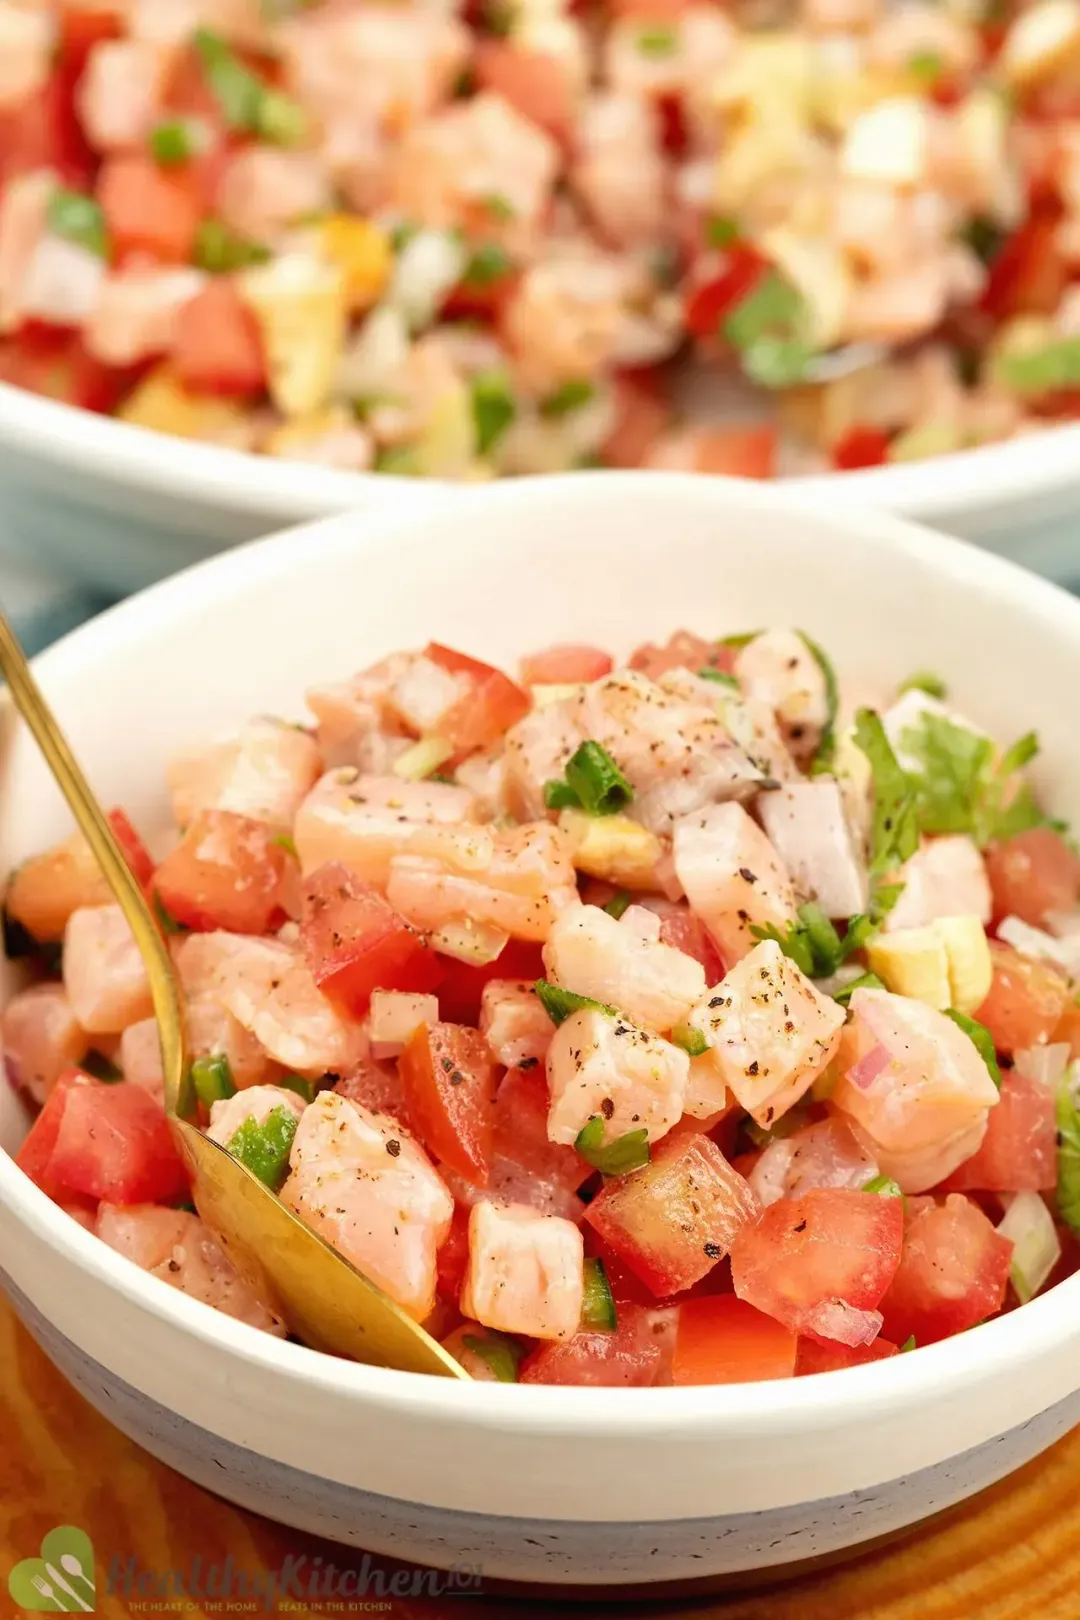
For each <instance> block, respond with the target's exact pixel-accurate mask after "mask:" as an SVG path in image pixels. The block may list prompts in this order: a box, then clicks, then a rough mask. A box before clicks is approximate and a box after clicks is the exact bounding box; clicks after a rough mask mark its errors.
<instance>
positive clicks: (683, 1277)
mask: <svg viewBox="0 0 1080 1620" xmlns="http://www.w3.org/2000/svg"><path fill="white" fill-rule="evenodd" d="M759 1208H760V1206H759V1204H758V1201H757V1199H756V1198H755V1196H754V1194H753V1193H752V1192H751V1190H750V1188H749V1187H748V1186H747V1184H746V1182H745V1181H744V1180H743V1178H742V1176H740V1175H739V1174H738V1173H737V1172H736V1171H734V1170H733V1169H732V1168H731V1166H730V1164H729V1163H728V1162H727V1160H726V1159H725V1158H724V1155H723V1154H722V1153H721V1152H720V1149H719V1148H718V1147H717V1146H716V1143H715V1142H712V1141H710V1139H709V1138H708V1137H707V1136H702V1135H700V1134H699V1133H697V1132H690V1133H688V1134H686V1135H681V1136H678V1137H667V1138H665V1139H664V1140H663V1141H661V1142H660V1144H659V1146H658V1147H657V1148H656V1149H655V1151H654V1152H653V1156H652V1159H651V1160H650V1161H649V1163H648V1164H647V1165H645V1166H644V1167H643V1168H642V1169H641V1170H635V1171H634V1172H633V1174H632V1175H629V1176H622V1177H619V1178H612V1179H611V1180H610V1181H609V1182H608V1183H607V1184H606V1186H604V1187H603V1188H602V1189H601V1191H600V1192H598V1193H597V1195H596V1197H595V1198H594V1199H593V1201H592V1203H591V1204H590V1205H589V1206H588V1208H587V1210H586V1211H585V1219H586V1220H587V1221H588V1222H589V1223H590V1225H592V1226H593V1227H595V1229H596V1231H597V1232H598V1233H599V1234H600V1236H601V1238H602V1239H603V1240H604V1242H605V1243H606V1244H607V1245H608V1247H609V1248H611V1249H613V1250H614V1252H615V1253H616V1254H617V1255H618V1256H620V1258H621V1259H622V1260H623V1261H625V1263H626V1264H627V1265H628V1266H629V1267H630V1269H631V1271H633V1272H634V1273H635V1274H636V1275H637V1276H638V1277H640V1278H641V1281H642V1282H643V1283H645V1284H646V1285H647V1287H649V1288H651V1289H652V1291H653V1293H654V1294H655V1295H656V1296H657V1298H659V1299H664V1298H666V1297H667V1296H668V1295H669V1294H677V1293H680V1292H681V1291H682V1289H684V1288H690V1287H692V1286H693V1284H694V1283H696V1282H698V1281H699V1280H700V1278H702V1277H704V1276H705V1274H706V1273H707V1272H709V1271H711V1270H712V1268H713V1266H715V1264H716V1262H717V1261H718V1260H720V1259H722V1258H723V1256H724V1255H725V1254H726V1253H727V1252H728V1250H729V1249H730V1248H731V1246H732V1244H733V1243H734V1242H735V1241H736V1239H737V1237H738V1235H739V1233H740V1232H741V1231H742V1230H743V1229H744V1227H745V1226H746V1224H747V1223H748V1222H750V1221H753V1220H755V1219H756V1217H757V1215H758V1212H759Z"/></svg>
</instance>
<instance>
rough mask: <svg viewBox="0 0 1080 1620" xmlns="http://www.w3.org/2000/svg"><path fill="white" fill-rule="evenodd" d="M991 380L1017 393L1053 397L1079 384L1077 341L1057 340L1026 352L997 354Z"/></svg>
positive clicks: (1079, 359)
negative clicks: (1064, 389)
mask: <svg viewBox="0 0 1080 1620" xmlns="http://www.w3.org/2000/svg"><path fill="white" fill-rule="evenodd" d="M993 371H994V377H995V379H996V380H997V381H998V382H1000V383H1004V385H1005V386H1006V387H1007V388H1011V389H1013V390H1015V392H1016V393H1018V394H1031V395H1037V394H1053V393H1057V392H1058V390H1059V389H1063V388H1075V387H1076V385H1077V384H1078V383H1080V338H1061V339H1060V340H1059V341H1058V342H1056V343H1049V344H1047V345H1046V347H1045V348H1042V349H1036V350H1034V351H1032V352H1030V353H1025V352H1023V351H1021V352H1018V353H1015V354H1009V353H1007V352H1006V353H1004V354H999V355H998V356H997V357H996V358H995V360H994V366H993Z"/></svg>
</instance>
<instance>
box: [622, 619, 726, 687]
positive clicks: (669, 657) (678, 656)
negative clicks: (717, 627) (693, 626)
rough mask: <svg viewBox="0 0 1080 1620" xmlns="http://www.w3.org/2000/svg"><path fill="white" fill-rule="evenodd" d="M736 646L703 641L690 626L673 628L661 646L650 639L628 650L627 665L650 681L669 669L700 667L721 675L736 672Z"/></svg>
mask: <svg viewBox="0 0 1080 1620" xmlns="http://www.w3.org/2000/svg"><path fill="white" fill-rule="evenodd" d="M736 656H737V655H736V650H735V648H734V647H725V646H724V645H723V644H722V643H721V642H719V641H706V640H705V639H704V637H703V636H696V635H695V634H694V632H693V631H692V630H676V632H675V634H674V635H673V636H671V637H670V638H669V640H668V641H666V642H665V643H664V645H663V646H662V647H658V646H656V644H655V643H654V642H652V641H646V642H644V643H643V644H642V645H641V646H640V647H635V649H634V651H633V652H632V653H631V654H630V668H631V669H639V670H640V671H641V673H642V674H643V675H647V676H648V677H649V679H650V680H651V681H657V680H659V679H660V676H661V675H666V674H667V672H668V670H670V669H688V670H690V672H691V673H692V674H694V673H696V672H697V671H698V670H699V669H717V670H719V671H720V672H721V673H722V674H724V675H733V674H734V672H735V659H736Z"/></svg>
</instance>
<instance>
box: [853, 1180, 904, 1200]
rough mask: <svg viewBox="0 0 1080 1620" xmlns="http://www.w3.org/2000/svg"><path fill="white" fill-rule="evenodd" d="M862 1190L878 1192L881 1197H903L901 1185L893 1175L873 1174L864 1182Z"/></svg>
mask: <svg viewBox="0 0 1080 1620" xmlns="http://www.w3.org/2000/svg"><path fill="white" fill-rule="evenodd" d="M859 1190H860V1191H861V1192H866V1193H877V1194H878V1196H879V1197H881V1198H903V1196H904V1195H903V1193H902V1192H901V1191H900V1188H899V1186H898V1185H897V1183H896V1182H895V1181H893V1179H892V1177H891V1176H871V1177H870V1180H869V1181H866V1182H864V1183H863V1185H862V1187H861V1188H860V1189H859Z"/></svg>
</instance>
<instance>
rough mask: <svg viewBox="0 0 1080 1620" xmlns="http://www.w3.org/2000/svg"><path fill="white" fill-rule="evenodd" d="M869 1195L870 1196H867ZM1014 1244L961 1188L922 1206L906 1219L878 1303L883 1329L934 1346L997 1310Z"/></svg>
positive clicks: (894, 1338)
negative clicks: (885, 1289) (885, 1290)
mask: <svg viewBox="0 0 1080 1620" xmlns="http://www.w3.org/2000/svg"><path fill="white" fill-rule="evenodd" d="M867 1196H870V1195H867ZM1011 1259H1012V1244H1011V1243H1010V1242H1009V1241H1008V1239H1007V1238H1003V1237H1002V1236H1001V1235H1000V1234H999V1233H998V1232H996V1231H995V1230H994V1228H993V1226H992V1225H991V1223H990V1221H989V1220H987V1218H986V1216H985V1215H984V1214H983V1212H982V1210H981V1209H979V1208H978V1207H977V1206H976V1205H975V1204H974V1203H972V1201H971V1199H970V1198H965V1197H964V1196H963V1195H962V1194H961V1193H950V1194H949V1196H948V1197H947V1198H946V1200H945V1202H944V1204H936V1205H934V1206H933V1207H932V1208H923V1209H920V1210H919V1212H918V1213H917V1214H916V1215H915V1216H914V1217H913V1218H911V1219H909V1221H908V1224H907V1230H906V1232H905V1233H904V1250H903V1254H902V1255H901V1257H900V1265H899V1267H898V1269H897V1272H896V1276H895V1277H894V1278H893V1280H892V1283H891V1285H890V1287H889V1291H888V1293H887V1294H886V1295H885V1297H884V1299H883V1300H882V1301H881V1310H882V1314H883V1316H884V1318H885V1322H884V1326H883V1328H882V1332H883V1333H884V1334H885V1335H886V1337H887V1338H889V1339H891V1340H892V1341H893V1342H894V1343H896V1344H903V1343H904V1342H905V1340H907V1339H908V1338H909V1337H910V1336H911V1334H914V1335H915V1342H916V1344H934V1343H936V1341H937V1340H938V1339H947V1338H948V1337H949V1336H950V1334H953V1333H962V1332H963V1331H964V1329H965V1328H970V1327H974V1326H975V1324H976V1322H981V1321H983V1320H984V1319H985V1318H986V1317H988V1316H992V1315H993V1313H994V1312H995V1311H999V1310H1000V1309H1001V1306H1002V1303H1003V1301H1004V1299H1005V1285H1006V1283H1007V1282H1008V1280H1009V1264H1010V1261H1011Z"/></svg>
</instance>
